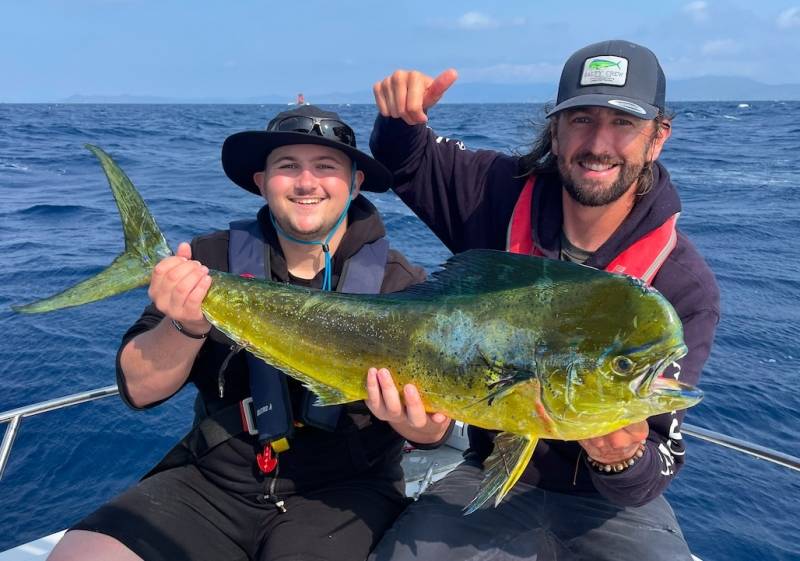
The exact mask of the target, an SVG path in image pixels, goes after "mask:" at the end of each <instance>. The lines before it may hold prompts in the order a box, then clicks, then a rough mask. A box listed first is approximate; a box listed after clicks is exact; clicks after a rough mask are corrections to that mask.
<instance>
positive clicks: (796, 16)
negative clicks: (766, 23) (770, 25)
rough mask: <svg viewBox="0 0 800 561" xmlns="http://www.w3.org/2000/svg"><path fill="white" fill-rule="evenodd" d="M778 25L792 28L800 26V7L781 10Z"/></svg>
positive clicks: (782, 27) (783, 27)
mask: <svg viewBox="0 0 800 561" xmlns="http://www.w3.org/2000/svg"><path fill="white" fill-rule="evenodd" d="M777 23H778V27H779V28H781V29H791V28H792V27H800V8H797V7H794V8H789V9H787V10H784V11H783V12H781V15H779V16H778V21H777Z"/></svg>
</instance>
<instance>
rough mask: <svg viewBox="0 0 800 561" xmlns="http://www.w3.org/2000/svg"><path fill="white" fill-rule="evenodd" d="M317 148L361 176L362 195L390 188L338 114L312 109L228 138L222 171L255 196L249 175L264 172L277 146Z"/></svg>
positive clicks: (298, 110)
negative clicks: (344, 158)
mask: <svg viewBox="0 0 800 561" xmlns="http://www.w3.org/2000/svg"><path fill="white" fill-rule="evenodd" d="M292 144H318V145H321V146H329V147H331V148H335V149H336V150H341V151H342V152H344V153H345V154H347V155H348V156H349V157H350V158H351V159H352V160H353V161H354V162H355V163H356V166H357V167H358V169H360V170H361V171H363V172H364V176H365V177H364V182H363V183H362V184H361V190H362V191H372V192H374V193H383V192H384V191H387V190H388V189H389V188H390V187H391V186H392V173H391V172H390V171H389V170H388V169H386V167H384V166H383V164H381V163H380V162H378V161H377V160H376V159H374V158H371V157H370V156H368V155H366V154H365V153H364V152H362V151H361V150H358V149H357V148H356V135H355V133H354V132H353V129H352V128H350V126H349V125H347V123H345V122H344V121H343V120H342V119H341V118H340V117H339V115H338V114H336V113H334V112H332V111H323V110H322V109H320V108H319V107H314V106H313V105H301V106H300V107H296V108H293V109H289V110H288V111H283V112H282V113H279V114H278V115H277V116H276V117H275V118H274V119H272V120H271V121H270V122H269V124H268V125H267V128H266V130H263V131H244V132H237V133H235V134H232V135H231V136H229V137H228V138H226V139H225V142H224V143H223V144H222V169H224V170H225V175H227V176H228V177H229V178H230V180H231V181H233V182H234V183H236V184H237V185H238V186H239V187H242V188H243V189H247V190H248V191H250V192H251V193H255V194H256V195H259V194H260V193H259V191H258V187H257V186H256V184H255V182H254V181H253V174H254V173H256V172H258V171H264V163H265V162H266V159H267V155H268V154H269V153H270V152H272V151H273V150H274V149H275V148H278V147H279V146H289V145H292Z"/></svg>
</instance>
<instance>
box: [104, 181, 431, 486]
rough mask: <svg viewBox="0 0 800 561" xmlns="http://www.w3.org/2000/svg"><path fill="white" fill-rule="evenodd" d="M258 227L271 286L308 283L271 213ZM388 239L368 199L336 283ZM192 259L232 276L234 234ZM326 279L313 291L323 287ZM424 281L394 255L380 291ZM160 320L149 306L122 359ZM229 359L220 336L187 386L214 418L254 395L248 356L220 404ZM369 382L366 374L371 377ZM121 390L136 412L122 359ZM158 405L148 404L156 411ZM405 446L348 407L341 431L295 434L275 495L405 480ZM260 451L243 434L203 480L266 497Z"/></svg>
mask: <svg viewBox="0 0 800 561" xmlns="http://www.w3.org/2000/svg"><path fill="white" fill-rule="evenodd" d="M258 220H259V223H260V224H261V227H262V230H263V231H264V234H265V239H266V240H267V243H268V244H269V246H270V267H271V270H272V280H274V281H278V282H295V283H299V282H301V281H298V280H294V279H291V280H290V277H289V272H288V269H287V267H286V260H285V258H284V256H283V253H282V251H281V247H280V244H279V242H278V238H277V234H276V232H275V230H274V227H273V226H272V224H271V222H270V220H269V214H268V211H267V207H263V208H262V209H261V211H259V213H258ZM385 235H386V232H385V229H384V226H383V223H382V221H381V219H380V216H379V215H378V212H377V210H376V209H375V207H374V206H373V205H372V204H371V203H370V202H369V201H368V200H367V199H366V198H364V197H361V196H359V197H358V198H357V199H355V200H354V201H353V203H352V204H351V206H350V210H349V212H348V228H347V232H346V233H345V235H344V237H343V239H342V242H341V243H340V245H339V247H338V249H337V251H336V253H335V254H334V255H333V268H334V270H333V279H332V284H333V286H336V284H337V283H338V280H339V276H340V274H341V271H342V266H343V264H344V262H345V261H346V260H347V259H348V258H349V257H352V256H353V255H354V254H355V253H356V252H358V250H359V249H361V247H362V246H363V245H364V244H366V243H369V242H372V241H375V240H377V239H379V238H381V237H383V236H385ZM192 256H193V257H194V258H195V259H198V260H199V261H200V262H202V263H203V264H204V265H206V266H208V267H209V268H211V269H216V270H219V271H228V231H227V230H226V231H221V232H214V233H211V234H208V235H205V236H200V237H198V238H195V239H194V240H193V241H192ZM322 276H323V275H322V272H320V274H319V275H317V277H316V278H315V279H313V280H312V281H311V282H310V286H313V287H316V288H319V287H321V286H322ZM424 280H425V273H424V271H423V270H422V269H421V268H419V267H416V266H412V265H411V264H409V262H408V261H407V260H406V259H405V258H404V257H403V256H402V255H401V254H400V253H398V252H397V251H395V250H390V252H389V257H388V261H387V265H386V269H385V273H384V279H383V285H382V286H381V292H382V293H386V292H396V291H400V290H403V289H405V288H407V287H408V286H410V285H412V284H416V283H419V282H422V281H424ZM163 317H164V316H163V314H161V313H160V312H159V311H158V310H157V309H155V307H154V306H153V305H152V304H150V305H149V306H148V307H147V308H146V309H145V311H144V313H143V314H142V316H141V317H140V318H139V320H138V321H137V322H136V323H135V324H134V325H133V326H132V327H131V328H130V329H129V330H128V332H127V333H125V335H124V336H123V338H122V344H121V346H120V352H121V350H122V347H124V346H125V345H126V344H127V343H128V342H129V341H130V340H131V339H133V338H134V337H135V336H137V335H139V334H140V333H143V332H145V331H147V330H149V329H152V328H153V327H155V326H156V325H157V324H158V323H159V322H160V321H161V320H162V319H163ZM229 352H230V341H229V340H228V339H227V338H226V337H225V336H224V335H222V334H221V333H220V332H218V331H216V330H212V333H211V335H210V336H209V338H208V339H207V340H206V342H205V344H204V345H203V347H202V348H201V349H200V352H199V353H198V355H197V358H196V359H195V362H194V365H193V367H192V371H191V373H190V375H189V378H188V380H187V383H190V382H191V383H193V384H194V385H195V386H196V387H197V389H198V392H199V394H200V396H201V398H202V402H203V405H204V406H205V408H206V411H207V412H211V413H213V412H214V411H217V410H219V409H221V408H223V407H226V406H228V405H232V404H235V403H237V402H238V401H240V400H242V399H244V398H245V397H248V396H249V395H250V388H249V382H248V370H247V364H246V360H245V356H244V353H238V354H236V355H234V356H233V357H232V358H231V359H230V362H229V364H228V367H227V369H226V370H225V392H224V397H223V398H222V399H220V397H219V393H218V388H217V374H218V372H219V369H220V367H221V365H222V363H223V361H224V360H225V358H226V357H227V356H228V354H229ZM365 380H366V373H365ZM117 383H118V385H119V388H120V393H121V395H122V397H123V400H124V401H125V402H126V403H127V404H128V405H129V406H131V407H133V408H134V409H136V407H135V406H134V405H133V404H132V403H131V401H130V398H129V397H128V394H127V391H126V387H125V378H124V376H123V374H122V370H121V368H120V366H119V354H118V355H117ZM289 388H290V394H291V398H292V400H293V405H294V406H295V407H299V406H300V404H299V399H300V397H301V392H300V391H299V390H300V384H299V383H298V382H296V381H295V380H293V379H291V378H290V379H289ZM155 405H158V403H153V404H150V405H148V406H147V407H146V408H149V407H154V406H155ZM402 445H403V439H402V437H400V436H399V435H398V434H397V433H396V432H395V431H394V430H393V429H392V428H391V427H390V426H389V425H388V424H387V423H385V422H383V421H380V420H378V419H376V418H375V417H373V416H372V414H371V413H370V412H369V410H368V409H367V408H366V406H365V405H364V403H363V402H356V403H353V404H349V405H347V406H346V409H345V414H344V415H342V418H341V419H340V422H339V426H338V427H337V429H336V430H335V431H334V432H333V433H331V432H327V431H324V430H320V429H316V428H313V427H303V428H301V429H298V430H297V431H295V436H294V437H293V439H292V440H291V447H290V449H289V450H288V451H286V452H283V453H281V454H280V474H279V480H278V486H277V488H276V492H278V493H291V492H294V491H300V490H304V489H309V488H313V487H316V486H318V485H323V484H325V483H326V482H330V481H334V480H336V479H342V478H344V477H348V476H351V475H352V474H354V473H359V472H361V473H363V472H365V471H367V470H372V471H374V472H375V473H376V475H378V474H379V475H380V476H381V477H387V478H393V479H394V480H396V481H400V480H401V479H402V471H401V469H400V465H399V463H400V454H401V449H402ZM257 451H260V450H258V449H257V445H256V439H255V437H251V436H246V435H242V436H239V437H236V438H234V439H232V440H230V441H228V442H227V443H224V444H221V445H219V446H218V447H217V448H215V449H214V450H212V451H211V452H210V453H209V454H207V455H206V456H204V457H203V458H201V460H200V463H199V465H200V467H201V469H202V470H203V473H204V474H205V475H206V476H207V477H209V478H210V479H212V480H215V481H216V482H217V483H218V484H219V485H220V486H221V487H223V488H226V489H229V490H231V491H233V492H240V493H245V494H248V493H259V492H262V493H263V491H264V485H263V483H264V481H265V478H264V476H263V474H261V473H260V472H259V471H258V469H257V468H256V465H255V455H256V452H257Z"/></svg>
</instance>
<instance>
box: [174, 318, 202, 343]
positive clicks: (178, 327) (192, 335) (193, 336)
mask: <svg viewBox="0 0 800 561" xmlns="http://www.w3.org/2000/svg"><path fill="white" fill-rule="evenodd" d="M170 321H171V322H172V327H174V328H175V329H176V330H177V331H178V333H180V334H181V335H186V336H187V337H189V338H191V339H198V340H202V339H205V338H206V337H208V331H206V332H205V333H202V334H200V335H197V334H195V333H192V332H190V331H187V330H186V328H185V327H184V326H183V324H182V323H181V322H179V321H178V320H176V319H170ZM209 331H210V330H209Z"/></svg>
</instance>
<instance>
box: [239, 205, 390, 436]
mask: <svg viewBox="0 0 800 561" xmlns="http://www.w3.org/2000/svg"><path fill="white" fill-rule="evenodd" d="M388 255H389V242H388V240H387V239H386V238H380V239H378V240H375V241H373V242H371V243H368V244H364V246H362V247H361V249H359V250H358V252H357V253H355V254H354V255H353V256H352V257H350V258H349V259H348V260H347V261H346V262H345V263H344V267H343V268H342V274H341V276H340V278H339V282H338V285H337V287H336V290H337V292H347V293H353V294H378V293H380V290H381V285H382V284H383V277H384V273H385V269H386V261H387V258H388ZM228 270H229V272H230V273H232V274H236V275H242V276H246V277H255V278H260V279H269V278H271V269H270V263H269V244H267V243H266V241H265V239H264V234H263V232H262V230H261V226H260V224H259V222H258V220H240V221H236V222H231V223H230V236H229V241H228ZM245 353H246V359H247V368H248V370H249V373H250V391H251V396H252V400H253V403H252V405H253V407H252V411H253V412H254V415H255V425H256V427H257V428H258V438H259V441H261V442H262V443H267V442H273V443H278V442H281V446H280V447H285V446H286V444H287V443H286V442H285V441H283V439H288V438H290V437H291V436H292V433H293V430H294V427H295V425H296V424H297V423H302V424H303V425H310V426H314V427H317V428H320V429H324V430H328V431H333V430H334V429H335V428H336V426H337V424H338V423H339V417H340V415H341V412H342V406H340V405H332V406H325V407H322V406H317V405H315V401H316V396H315V395H314V394H313V393H312V392H310V391H309V390H307V389H305V388H303V389H302V391H303V395H302V399H301V405H300V407H299V409H300V410H299V411H293V410H292V403H291V399H290V397H289V385H288V380H287V378H286V374H284V373H283V372H281V371H280V370H278V369H277V368H275V367H273V366H270V365H269V364H267V363H265V362H264V361H263V360H261V359H260V358H258V357H256V356H255V355H253V354H252V353H250V352H248V351H245ZM275 448H276V449H277V448H278V446H277V445H276V446H275Z"/></svg>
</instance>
